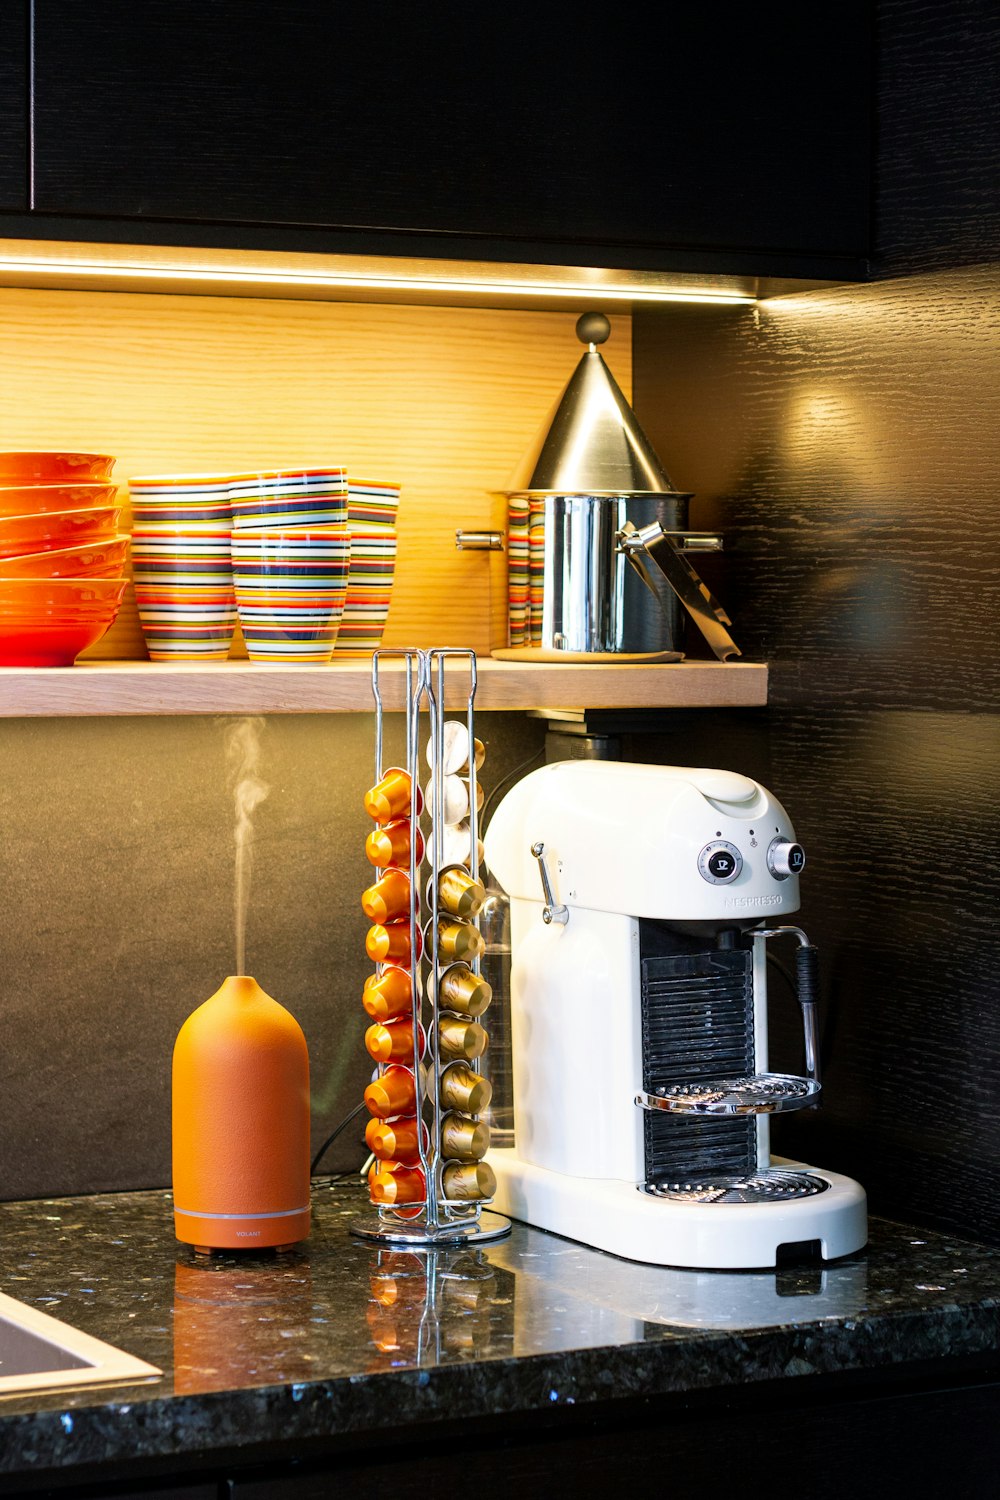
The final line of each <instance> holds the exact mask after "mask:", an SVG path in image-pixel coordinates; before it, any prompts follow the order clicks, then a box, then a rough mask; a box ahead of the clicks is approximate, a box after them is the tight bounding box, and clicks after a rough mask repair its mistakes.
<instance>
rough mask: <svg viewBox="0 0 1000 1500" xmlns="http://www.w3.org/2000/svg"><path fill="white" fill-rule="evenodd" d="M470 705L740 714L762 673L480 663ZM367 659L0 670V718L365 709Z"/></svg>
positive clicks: (703, 667) (397, 684)
mask: <svg viewBox="0 0 1000 1500" xmlns="http://www.w3.org/2000/svg"><path fill="white" fill-rule="evenodd" d="M478 674H479V678H478V690H477V694H476V707H477V708H478V709H481V710H488V709H513V710H524V709H527V708H536V709H546V708H551V709H562V710H565V709H585V708H590V709H594V708H715V707H723V708H748V707H755V706H760V705H763V704H765V703H766V702H767V667H766V666H763V665H758V664H756V663H750V662H736V663H733V662H726V663H722V662H677V663H671V664H669V665H661V666H643V665H634V666H624V665H623V666H618V665H613V666H607V667H606V666H603V665H586V666H581V665H571V664H567V665H566V666H561V665H554V666H550V665H547V664H546V665H544V666H543V665H539V664H536V663H520V662H501V661H492V660H490V659H484V658H480V660H479V663H478ZM403 679H404V667H403V664H402V663H397V662H389V661H387V662H384V663H383V665H382V673H381V682H382V697H383V703H384V705H385V707H386V708H390V709H399V708H402V707H403V702H404V691H405V685H404V680H403ZM466 680H467V679H466V678H465V675H464V673H463V672H462V671H461V670H460V669H459V668H458V667H457V666H455V667H451V668H449V671H448V675H447V692H446V703H445V706H446V707H447V708H458V707H460V706H461V705H462V704H463V703H464V701H465V691H466V689H465V682H466ZM373 709H374V700H373V698H372V690H371V666H370V664H369V662H368V661H351V662H339V663H337V664H336V665H333V664H331V665H326V664H323V665H311V664H308V663H303V664H294V663H289V664H288V665H284V664H277V665H273V666H272V665H259V664H255V663H253V662H219V663H205V664H202V663H198V662H177V663H159V662H157V663H153V662H135V661H129V662H103V661H102V662H83V663H80V664H78V665H77V666H75V667H51V668H47V669H43V668H21V667H0V718H8V719H9V718H35V717H75V716H81V715H100V714H108V715H117V714H258V713H261V714H268V713H285V714H309V713H358V712H360V713H366V712H371V711H372V710H373Z"/></svg>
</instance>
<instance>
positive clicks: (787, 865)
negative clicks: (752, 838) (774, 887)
mask: <svg viewBox="0 0 1000 1500" xmlns="http://www.w3.org/2000/svg"><path fill="white" fill-rule="evenodd" d="M805 865H806V851H805V850H804V849H803V847H802V845H801V844H796V843H795V842H794V841H793V840H792V839H783V838H781V836H780V835H779V836H778V837H777V838H773V839H772V840H771V842H770V844H769V845H768V849H767V868H768V869H769V870H770V872H771V874H772V875H773V876H774V878H775V880H787V879H788V877H789V875H801V873H802V871H803V870H804V869H805Z"/></svg>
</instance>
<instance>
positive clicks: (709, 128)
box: [36, 0, 871, 264]
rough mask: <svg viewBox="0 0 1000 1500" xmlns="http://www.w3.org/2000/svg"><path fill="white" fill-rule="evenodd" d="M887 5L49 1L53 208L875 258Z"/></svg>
mask: <svg viewBox="0 0 1000 1500" xmlns="http://www.w3.org/2000/svg"><path fill="white" fill-rule="evenodd" d="M870 21H871V7H870V5H869V4H867V3H865V0H848V3H845V4H842V5H841V6H840V7H839V8H838V16H837V25H836V26H835V27H832V28H830V30H829V31H828V33H827V34H826V36H825V37H824V42H823V46H822V48H819V47H817V45H816V36H815V21H814V18H813V16H812V15H811V14H810V13H809V12H808V11H807V10H803V8H802V7H801V6H800V5H794V4H787V5H786V4H782V5H779V6H772V7H770V9H769V13H768V25H767V30H766V33H765V34H763V35H762V36H761V37H760V38H759V40H758V42H757V45H754V44H753V42H752V41H751V39H750V38H749V37H748V35H747V33H746V32H745V30H744V28H742V27H740V26H736V25H732V26H731V25H729V24H728V23H722V24H720V19H719V16H718V15H717V14H716V13H715V11H714V8H711V7H709V8H705V9H700V10H699V9H698V8H693V9H692V8H687V9H685V10H681V9H680V8H678V7H666V8H664V7H663V6H658V5H653V4H643V5H639V6H633V7H631V8H630V10H629V11H628V12H627V13H625V14H624V15H622V16H620V17H617V18H611V17H604V18H602V19H601V21H600V24H599V25H598V24H595V23H594V21H593V20H592V19H591V18H590V17H589V13H586V12H582V11H578V10H574V9H573V8H569V9H567V8H565V7H558V6H544V5H543V6H539V5H529V4H522V3H519V0H515V3H509V4H506V5H503V6H500V7H498V6H469V5H463V4H460V3H454V0H450V3H439V4H434V5H418V6H414V5H410V6H406V5H394V4H389V3H386V0H378V3H373V4H367V5H363V4H356V3H355V4H346V3H337V0H291V3H288V4H284V5H275V4H273V3H271V0H215V3H213V4H211V5H206V4H205V3H204V0H144V3H143V4H142V5H141V6H133V7H123V6H122V5H121V4H120V3H118V0H88V3H87V4H86V5H79V4H76V3H74V0H37V4H36V51H37V76H36V130H37V142H38V152H37V207H38V209H39V210H40V211H41V212H44V213H52V214H80V215H118V216H125V217H143V218H160V219H174V220H177V219H189V220H200V221H206V222H215V223H224V222H227V221H229V222H234V221H237V222H243V223H261V224H284V225H321V226H322V225H329V226H338V227H341V228H346V229H353V230H360V231H365V230H367V231H372V230H378V231H404V232H407V233H413V232H424V233H426V232H434V233H437V234H444V235H448V234H452V235H454V234H459V235H471V236H474V237H475V236H480V237H484V239H485V240H486V241H491V240H502V241H504V242H507V243H508V250H507V253H508V254H509V255H510V256H512V257H513V258H518V254H517V250H516V245H517V242H518V241H529V240H547V241H562V242H575V243H579V244H582V245H586V244H592V245H595V246H596V245H602V244H603V245H619V246H620V245H635V246H647V247H651V248H653V249H662V248H663V247H664V246H681V247H687V248H693V249H697V248H699V247H702V246H709V247H715V248H723V249H725V248H736V249H739V250H746V251H751V250H758V251H764V252H771V251H774V250H775V249H783V250H785V251H792V252H798V253H801V254H805V255H808V254H813V255H818V256H822V257H836V256H838V255H840V256H854V257H863V256H864V255H865V254H867V250H868V192H867V172H868V162H869V147H870V141H869V107H868V101H869V60H870V30H871V26H870ZM484 253H486V254H490V253H491V251H490V248H489V244H485V246H484ZM494 253H495V251H494ZM639 261H640V263H641V255H640V256H639ZM588 264H600V262H599V261H593V260H592V261H588Z"/></svg>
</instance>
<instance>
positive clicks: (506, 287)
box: [0, 256, 757, 305]
mask: <svg viewBox="0 0 1000 1500" xmlns="http://www.w3.org/2000/svg"><path fill="white" fill-rule="evenodd" d="M26 273H27V274H30V275H32V276H35V275H43V276H53V277H66V276H68V277H81V276H82V277H94V278H95V279H100V278H105V277H114V278H120V279H123V280H131V281H175V282H209V283H212V282H215V283H218V284H220V285H234V284H235V285H246V286H295V287H309V288H313V289H315V290H318V291H321V290H323V289H329V290H333V289H343V290H354V289H357V290H359V291H364V290H367V291H400V292H468V293H469V294H480V295H482V294H484V293H486V294H489V295H492V296H498V295H499V296H506V297H567V298H575V299H576V300H577V301H579V299H580V298H581V297H591V298H597V299H604V300H607V301H611V302H718V303H722V304H724V305H731V304H740V303H743V304H747V303H754V302H756V301H757V298H756V297H754V296H752V295H750V294H749V293H743V292H729V291H716V290H714V289H712V288H706V289H704V290H700V291H687V290H681V289H674V288H671V287H648V286H604V285H602V284H601V283H600V282H597V283H593V282H590V283H586V284H584V283H580V284H579V285H574V284H573V283H569V282H544V281H542V282H539V281H499V280H498V281H490V280H480V281H472V280H464V279H462V278H461V277H452V278H447V277H441V278H437V277H427V278H424V277H420V276H366V275H363V274H355V273H344V274H337V273H335V272H326V273H321V272H307V271H291V270H289V271H264V270H256V269H254V268H253V267H227V268H225V269H220V268H219V267H217V266H170V265H158V264H156V263H155V262H150V263H148V264H142V263H134V262H128V261H73V260H48V259H42V258H39V259H32V258H29V257H24V258H21V257H16V256H8V257H4V258H0V277H3V276H4V275H24V274H26Z"/></svg>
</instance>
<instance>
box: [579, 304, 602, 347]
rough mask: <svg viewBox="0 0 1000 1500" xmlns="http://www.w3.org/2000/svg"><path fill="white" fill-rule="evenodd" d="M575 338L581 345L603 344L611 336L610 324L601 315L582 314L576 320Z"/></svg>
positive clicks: (595, 313) (596, 313) (593, 313)
mask: <svg viewBox="0 0 1000 1500" xmlns="http://www.w3.org/2000/svg"><path fill="white" fill-rule="evenodd" d="M576 336H577V338H578V339H579V340H580V343H581V344H603V343H605V342H606V341H607V340H608V339H609V338H610V336H611V324H610V322H609V321H608V319H607V318H606V317H605V316H604V314H603V313H599V312H589V313H583V314H582V315H581V316H580V317H579V318H577V320H576Z"/></svg>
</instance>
